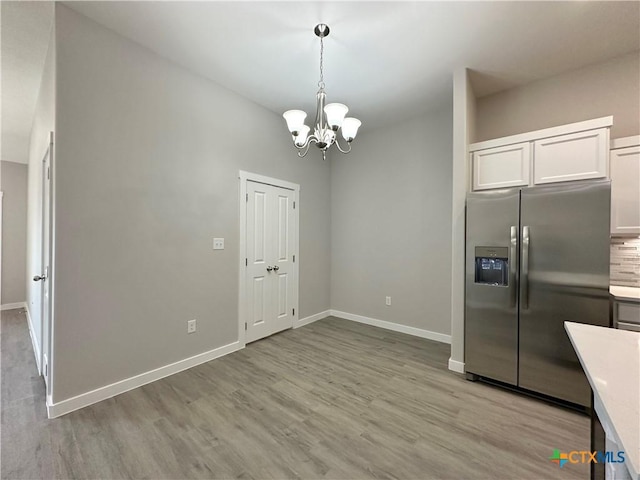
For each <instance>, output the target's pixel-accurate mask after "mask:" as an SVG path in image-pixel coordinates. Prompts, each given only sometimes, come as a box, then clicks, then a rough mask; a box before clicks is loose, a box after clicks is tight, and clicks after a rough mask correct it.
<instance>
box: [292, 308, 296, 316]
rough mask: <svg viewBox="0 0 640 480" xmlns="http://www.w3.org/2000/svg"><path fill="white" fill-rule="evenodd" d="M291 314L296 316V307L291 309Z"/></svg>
mask: <svg viewBox="0 0 640 480" xmlns="http://www.w3.org/2000/svg"><path fill="white" fill-rule="evenodd" d="M293 316H294V317H295V316H296V309H295V308H294V309H293Z"/></svg>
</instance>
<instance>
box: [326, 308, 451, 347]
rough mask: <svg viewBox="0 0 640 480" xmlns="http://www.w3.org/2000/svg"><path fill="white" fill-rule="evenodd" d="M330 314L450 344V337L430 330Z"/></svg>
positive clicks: (372, 319)
mask: <svg viewBox="0 0 640 480" xmlns="http://www.w3.org/2000/svg"><path fill="white" fill-rule="evenodd" d="M330 312H331V315H332V316H334V317H338V318H342V319H344V320H351V321H354V322H358V323H364V324H366V325H371V326H373V327H379V328H384V329H386V330H392V331H394V332H400V333H406V334H407V335H413V336H414V337H420V338H427V339H429V340H434V341H436V342H440V343H449V344H450V343H451V335H445V334H444V333H438V332H432V331H430V330H423V329H421V328H415V327H409V326H407V325H400V324H399V323H393V322H387V321H386V320H378V319H376V318H370V317H364V316H362V315H355V314H353V313H347V312H340V311H337V310H330Z"/></svg>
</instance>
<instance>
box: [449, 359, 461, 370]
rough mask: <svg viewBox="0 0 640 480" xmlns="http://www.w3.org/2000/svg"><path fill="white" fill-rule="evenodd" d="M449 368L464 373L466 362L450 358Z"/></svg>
mask: <svg viewBox="0 0 640 480" xmlns="http://www.w3.org/2000/svg"><path fill="white" fill-rule="evenodd" d="M449 370H451V371H452V372H456V373H464V362H459V361H458V360H454V359H453V358H449Z"/></svg>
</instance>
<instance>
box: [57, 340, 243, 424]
mask: <svg viewBox="0 0 640 480" xmlns="http://www.w3.org/2000/svg"><path fill="white" fill-rule="evenodd" d="M242 348H244V345H242V344H240V343H239V342H233V343H230V344H228V345H224V346H222V347H218V348H215V349H213V350H209V351H208V352H204V353H200V354H198V355H194V356H193V357H189V358H185V359H184V360H180V361H178V362H175V363H171V364H169V365H165V366H164V367H160V368H156V369H155V370H150V371H148V372H145V373H141V374H140V375H136V376H134V377H130V378H126V379H124V380H121V381H119V382H115V383H112V384H111V385H106V386H104V387H100V388H97V389H95V390H92V391H90V392H86V393H82V394H80V395H78V396H75V397H72V398H69V399H67V400H63V401H61V402H58V403H52V400H51V397H48V398H47V414H48V416H49V418H56V417H60V416H61V415H65V414H67V413H70V412H73V411H75V410H78V409H80V408H83V407H87V406H89V405H92V404H94V403H97V402H100V401H102V400H106V399H107V398H111V397H115V396H116V395H120V394H121V393H125V392H128V391H129V390H133V389H134V388H138V387H141V386H143V385H146V384H147V383H151V382H155V381H156V380H160V379H162V378H165V377H168V376H170V375H173V374H174V373H178V372H181V371H183V370H187V369H189V368H192V367H195V366H197V365H200V364H202V363H206V362H210V361H211V360H214V359H216V358H219V357H222V356H223V355H228V354H230V353H233V352H235V351H237V350H240V349H242Z"/></svg>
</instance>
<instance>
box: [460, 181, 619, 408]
mask: <svg viewBox="0 0 640 480" xmlns="http://www.w3.org/2000/svg"><path fill="white" fill-rule="evenodd" d="M609 209H610V183H609V181H606V180H599V181H588V182H571V183H565V184H562V185H553V186H544V187H531V188H514V189H505V190H496V191H491V192H482V193H472V194H469V196H468V198H467V239H466V311H465V369H466V371H467V372H468V373H470V374H474V375H478V376H481V377H485V378H489V379H494V380H498V381H501V382H504V383H507V384H510V385H514V386H517V387H520V388H523V389H526V390H530V391H533V392H538V393H542V394H545V395H548V396H551V397H554V398H558V399H561V400H564V401H568V402H571V403H575V404H579V405H583V406H589V404H590V388H589V384H588V382H587V379H586V377H585V376H584V373H583V371H582V368H581V366H580V363H579V361H578V358H577V357H576V354H575V352H574V350H573V348H572V347H571V343H570V341H569V338H568V337H567V334H566V332H565V329H564V322H565V321H572V322H580V323H588V324H592V325H600V326H609V318H610V316H609V216H610V213H609V212H610V210H609Z"/></svg>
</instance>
